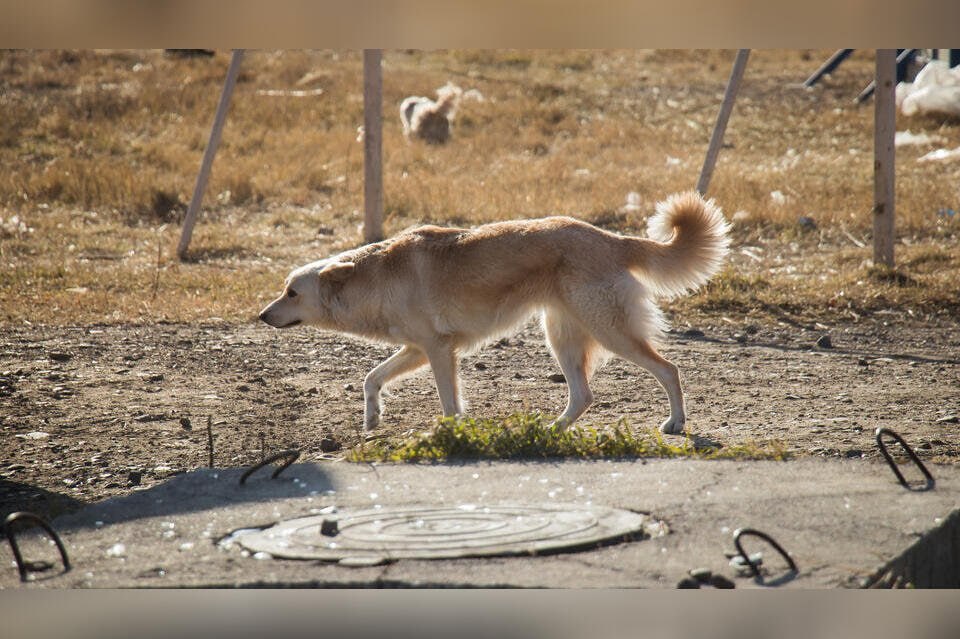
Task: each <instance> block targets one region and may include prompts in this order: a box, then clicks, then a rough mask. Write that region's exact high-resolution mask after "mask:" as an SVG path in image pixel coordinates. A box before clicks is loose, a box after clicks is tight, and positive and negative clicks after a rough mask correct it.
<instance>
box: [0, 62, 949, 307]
mask: <svg viewBox="0 0 960 639" xmlns="http://www.w3.org/2000/svg"><path fill="white" fill-rule="evenodd" d="M829 53H830V52H826V51H813V52H808V51H758V52H754V53H753V54H752V57H751V59H750V62H749V66H748V72H747V76H746V79H745V83H744V85H743V88H742V90H741V96H740V99H739V101H738V103H737V107H736V109H735V110H734V115H733V117H732V119H731V121H730V125H729V128H728V133H727V142H728V143H729V145H730V146H729V148H726V149H725V150H724V151H723V153H722V154H721V158H720V163H719V165H718V167H717V171H716V173H715V175H714V181H713V184H712V185H711V195H712V196H713V197H715V198H716V199H717V200H718V201H719V203H720V204H721V205H722V206H723V208H724V209H725V210H726V211H727V213H728V215H729V216H733V214H734V213H737V212H740V213H739V214H738V216H737V222H736V231H735V232H736V251H735V253H734V256H733V259H732V260H731V266H730V267H729V268H728V270H727V271H726V272H725V273H724V274H723V275H722V276H721V277H720V278H719V279H718V280H717V282H715V283H714V284H712V285H711V286H710V287H708V288H707V289H706V291H704V292H703V293H702V294H700V295H697V296H694V297H692V298H690V299H688V300H682V301H680V302H678V303H677V304H678V305H679V307H680V308H683V309H685V310H689V311H693V312H704V313H716V312H724V313H740V312H742V313H757V312H759V313H767V314H771V315H777V314H782V313H795V312H799V310H798V307H801V306H802V307H803V308H805V309H807V310H806V311H804V312H807V313H814V314H816V313H821V314H827V315H831V314H833V315H840V316H842V315H846V314H849V313H854V314H863V313H869V312H871V310H876V309H878V308H881V307H883V306H884V305H891V304H897V305H906V306H908V307H910V308H915V309H916V310H917V312H923V313H936V312H950V313H954V314H955V313H956V311H957V309H958V305H960V301H958V299H957V298H958V287H957V284H956V282H957V281H960V249H958V243H957V239H956V238H957V230H958V227H960V219H958V218H960V216H953V217H948V216H939V217H938V216H937V214H936V212H937V210H938V209H943V208H948V207H949V208H953V209H958V208H960V206H958V204H960V203H958V195H960V194H958V192H957V184H958V183H960V164H958V163H953V164H950V163H945V164H929V163H927V164H920V163H917V162H916V161H915V160H916V158H917V157H919V156H920V155H922V154H923V153H925V152H926V151H929V150H930V147H905V148H902V149H900V150H898V203H897V206H898V209H897V212H898V220H897V224H898V229H899V231H900V233H901V234H902V236H903V237H904V238H905V241H909V242H910V243H909V244H902V245H898V247H897V250H898V256H899V258H900V262H899V263H900V267H899V268H900V270H899V271H897V272H896V273H893V274H891V273H885V272H883V271H879V270H877V269H874V268H873V267H872V265H871V264H870V263H869V259H868V258H869V257H870V251H869V248H859V247H857V246H855V245H854V244H855V242H860V243H866V244H867V245H868V246H869V233H870V228H871V215H870V207H871V203H872V188H873V187H872V118H873V115H872V108H870V106H866V107H858V106H855V105H854V104H853V102H852V100H853V97H854V96H856V94H857V93H858V92H859V91H860V90H861V89H862V88H863V86H864V85H865V84H866V83H867V82H868V81H869V79H870V78H871V76H872V73H873V60H872V57H871V56H870V55H869V54H868V53H866V52H859V51H858V52H857V53H856V54H855V55H854V56H853V57H852V58H851V59H850V60H849V61H847V62H846V63H845V64H844V65H842V66H841V67H840V68H839V69H838V70H837V72H836V73H835V74H834V75H833V76H832V77H831V78H829V79H827V80H825V81H824V82H823V83H822V84H821V85H820V86H819V87H817V88H816V89H815V90H812V91H806V90H802V89H797V88H792V87H790V85H791V84H796V83H799V82H801V81H802V80H803V79H804V78H805V77H806V76H807V75H808V74H809V73H810V72H812V70H813V69H815V68H816V67H817V66H818V64H819V63H820V62H821V61H822V60H823V59H825V57H826V56H827V55H829ZM732 59H733V52H730V51H706V52H703V51H533V52H531V51H431V52H421V51H412V52H408V51H390V52H387V53H386V55H385V62H384V105H385V106H384V111H385V121H384V153H385V167H384V181H385V208H386V226H387V228H386V230H387V232H388V233H393V232H396V231H398V230H400V229H402V228H404V227H406V226H409V225H411V224H415V223H419V222H425V221H430V222H438V223H445V224H462V225H470V224H477V223H481V222H485V221H490V220H497V219H505V218H516V217H530V216H538V215H543V214H555V213H560V214H571V215H575V216H577V217H580V218H583V219H586V220H589V221H592V222H595V223H598V224H600V225H602V226H605V227H607V228H613V229H617V230H621V231H626V232H637V231H639V230H640V229H642V228H643V227H644V225H645V219H646V214H647V213H648V212H649V211H650V210H651V209H652V205H653V203H654V202H655V201H657V200H658V199H661V198H662V197H664V196H665V195H667V194H669V193H671V192H673V191H677V190H680V189H686V188H690V187H691V186H692V185H693V184H694V183H695V181H696V178H697V174H698V172H699V168H700V163H701V162H702V158H703V154H704V152H705V149H706V144H707V141H708V139H709V135H710V130H711V127H712V125H713V121H714V119H715V117H716V112H717V108H718V105H719V100H720V97H721V95H722V92H723V87H724V85H725V82H726V79H727V76H728V74H729V68H730V64H731V62H732ZM228 60H229V56H228V55H227V54H226V52H218V54H217V55H216V56H215V57H214V58H212V59H207V58H195V59H187V58H177V57H170V56H166V55H164V53H163V52H161V51H157V50H150V51H79V52H77V51H42V52H30V51H13V52H2V53H0V83H2V86H3V90H2V92H0V112H2V114H3V118H2V119H0V162H2V165H3V166H4V167H5V169H4V171H3V172H2V173H0V217H2V218H3V222H4V224H3V226H2V230H0V263H2V264H3V269H2V270H0V300H2V301H0V322H23V321H29V322H45V323H90V322H127V321H144V322H148V321H159V320H166V321H189V320H193V319H197V318H208V317H211V316H217V317H222V318H224V319H229V320H247V319H250V318H252V317H253V315H254V314H255V312H256V311H257V309H258V308H259V307H260V306H261V305H262V303H263V302H264V301H266V300H267V299H268V298H269V297H271V296H272V295H273V294H274V293H275V292H276V291H277V289H278V288H279V285H280V280H281V278H282V276H283V274H285V272H286V271H287V269H288V268H289V267H291V266H293V265H295V264H298V263H302V262H304V261H306V260H308V259H313V258H315V257H318V256H321V255H323V254H326V253H329V252H331V251H335V250H339V249H343V248H347V247H351V246H355V245H356V244H358V243H359V242H360V234H359V231H358V228H359V224H360V223H361V215H360V210H361V209H362V178H361V175H362V148H361V145H360V144H359V143H358V142H357V127H358V126H359V125H360V124H361V123H362V96H361V88H362V82H361V60H360V55H359V53H358V52H332V51H289V52H274V51H255V52H249V53H248V56H247V58H246V59H245V61H244V66H243V72H242V74H241V77H240V82H239V84H238V88H237V92H236V94H235V96H234V101H233V105H232V107H231V112H230V116H229V119H228V122H227V126H226V129H225V132H224V136H223V143H222V145H221V149H220V153H219V155H218V157H217V160H216V163H215V165H214V170H213V175H212V178H211V182H210V185H209V188H208V190H207V194H206V198H205V201H204V208H203V215H202V217H201V221H200V224H199V225H198V228H197V231H196V232H195V234H194V240H193V244H192V247H191V249H192V251H191V252H192V259H191V261H189V262H185V263H180V262H178V261H176V260H175V258H174V257H173V252H174V247H175V245H176V242H177V239H178V236H179V222H180V221H181V220H182V215H183V212H184V210H185V206H186V203H187V202H188V201H189V198H190V195H191V193H192V190H193V183H194V180H195V176H196V172H197V169H198V167H199V163H200V157H201V155H202V153H203V147H204V145H205V144H206V138H207V135H208V132H209V126H210V123H211V121H212V117H213V110H214V108H215V105H216V102H217V99H218V96H219V91H220V88H221V85H222V82H223V77H224V74H225V71H226V66H227V63H228ZM448 80H452V81H454V82H456V83H458V84H460V85H461V86H462V87H463V88H465V89H477V90H478V91H480V93H482V95H483V96H484V98H485V99H484V101H482V102H480V101H470V102H466V103H464V104H463V105H462V107H461V109H460V112H459V115H458V119H457V121H456V124H455V130H454V139H453V141H452V143H450V144H448V145H446V146H443V147H434V146H429V147H428V146H425V145H421V144H410V143H407V142H406V141H405V140H404V139H403V136H402V133H401V127H400V121H399V117H397V112H396V107H397V106H398V105H399V103H400V101H401V100H402V99H403V98H404V97H406V96H407V95H430V96H432V95H434V92H435V90H436V88H438V87H439V86H441V85H442V84H444V83H445V82H447V81H448ZM263 89H322V90H323V95H321V96H319V97H275V96H267V95H260V94H258V91H259V90H263ZM907 128H909V129H911V130H913V131H914V132H918V131H926V132H929V133H935V134H937V135H939V136H940V137H941V138H942V142H941V145H942V146H944V147H946V148H953V147H956V146H958V145H960V123H958V122H956V121H941V120H938V119H935V118H929V117H928V118H922V119H912V120H906V119H901V120H900V122H899V123H898V129H900V130H903V129H907ZM631 191H634V192H637V193H639V195H640V204H641V207H642V210H641V212H639V213H637V212H624V211H623V210H622V207H623V205H624V202H625V199H626V196H627V194H628V193H629V192H631ZM772 191H780V192H781V193H782V194H783V195H784V201H783V203H781V204H777V203H776V202H775V201H774V200H773V199H772V198H771V195H770V194H771V192H772ZM13 216H17V217H18V218H19V221H20V222H22V224H23V225H25V226H26V227H29V228H32V229H33V231H32V232H30V231H25V230H23V229H22V227H20V226H19V225H11V224H10V223H9V221H10V218H11V217H13ZM799 216H810V217H812V218H813V219H815V220H816V223H817V225H818V228H817V229H815V230H812V231H808V230H805V229H804V228H802V227H800V226H798V224H797V218H798V217H799ZM743 250H745V251H746V252H743ZM747 253H750V254H751V255H752V257H750V256H747Z"/></svg>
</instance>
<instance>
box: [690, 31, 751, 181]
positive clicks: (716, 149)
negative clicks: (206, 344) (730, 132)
mask: <svg viewBox="0 0 960 639" xmlns="http://www.w3.org/2000/svg"><path fill="white" fill-rule="evenodd" d="M749 57H750V49H740V50H738V51H737V57H736V59H734V61H733V70H732V71H731V72H730V79H729V80H728V81H727V90H726V92H725V93H724V94H723V103H722V104H721V105H720V113H719V114H718V115H717V123H716V124H715V125H714V127H713V135H712V136H711V137H710V146H709V147H708V148H707V157H706V158H704V160H703V169H701V170H700V179H699V180H697V191H699V192H700V194H701V195H706V193H707V187H709V186H710V178H711V177H713V167H714V166H715V165H716V163H717V156H718V155H719V154H720V147H721V146H722V145H723V134H724V133H725V132H726V130H727V121H728V120H729V119H730V113H731V112H732V111H733V103H734V102H735V101H736V99H737V91H739V90H740V81H741V80H743V72H744V70H745V69H746V68H747V58H749Z"/></svg>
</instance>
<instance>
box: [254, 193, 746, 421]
mask: <svg viewBox="0 0 960 639" xmlns="http://www.w3.org/2000/svg"><path fill="white" fill-rule="evenodd" d="M729 229H730V226H729V225H728V223H727V222H726V220H725V219H724V217H723V213H722V212H721V210H720V209H719V208H718V207H717V206H716V204H715V203H714V201H713V200H706V199H704V198H703V197H701V196H700V195H699V194H698V193H696V192H687V193H679V194H675V195H672V196H670V197H669V198H667V199H666V200H665V201H663V202H660V203H658V204H657V207H656V213H655V214H654V215H653V216H652V217H651V218H650V220H649V222H648V226H647V235H648V236H649V239H648V238H639V237H630V236H625V235H619V234H616V233H611V232H608V231H605V230H602V229H599V228H597V227H595V226H592V225H590V224H587V223H586V222H582V221H579V220H576V219H573V218H569V217H548V218H542V219H533V220H518V221H508V222H496V223H493V224H486V225H483V226H479V227H477V228H474V229H460V228H442V227H438V226H421V227H417V228H413V229H411V230H407V231H404V232H402V233H400V234H398V235H396V236H395V237H393V238H391V239H387V240H384V241H382V242H377V243H374V244H368V245H365V246H362V247H360V248H357V249H353V250H349V251H346V252H343V253H340V254H338V255H334V256H332V257H328V258H326V259H322V260H319V261H316V262H313V263H311V264H307V265H306V266H302V267H300V268H298V269H296V270H294V271H293V272H292V273H290V275H289V276H288V277H287V279H286V283H285V286H284V291H283V294H282V295H280V297H278V298H277V299H276V300H274V301H273V302H271V303H270V304H269V305H267V306H266V307H265V308H264V309H263V311H261V313H260V315H259V317H260V319H261V320H263V321H264V322H266V323H267V324H269V325H270V326H273V327H276V328H289V327H292V326H297V325H299V324H305V325H313V326H317V327H320V328H323V329H329V330H334V331H339V332H344V333H349V334H352V335H355V336H358V337H361V338H366V339H370V340H375V341H378V342H387V343H391V344H396V345H399V346H400V349H399V350H398V351H397V352H396V353H395V354H394V355H393V356H391V357H390V358H389V359H387V360H386V361H384V362H383V363H382V364H380V365H379V366H377V367H376V368H374V369H373V370H372V371H370V373H369V374H368V375H367V376H366V378H365V380H364V384H363V393H364V426H365V428H367V429H368V430H370V429H374V428H376V427H377V426H378V425H379V423H380V417H381V410H382V403H381V399H380V394H381V391H382V390H383V388H384V387H385V386H386V385H387V384H389V383H390V382H392V381H395V380H397V379H398V378H400V377H402V376H404V375H407V374H409V373H412V372H414V371H416V370H417V369H419V368H421V367H424V366H426V365H427V364H429V365H430V368H432V369H433V375H434V379H435V381H436V388H437V393H438V395H439V397H440V405H441V407H442V409H443V414H444V416H446V417H449V416H457V415H462V414H463V408H462V406H463V404H462V401H461V398H460V383H459V378H458V373H457V365H458V360H459V358H460V356H461V355H463V354H466V353H469V352H471V351H473V350H475V349H477V348H479V347H480V346H482V345H483V344H484V343H488V342H490V341H493V340H496V339H499V338H501V337H503V336H505V335H508V334H510V333H511V331H514V330H515V329H517V328H518V327H519V326H520V325H521V324H522V323H524V322H525V321H526V320H528V319H529V318H530V317H531V316H533V315H534V314H536V313H540V315H541V319H542V323H543V328H544V332H545V334H546V338H547V343H548V346H549V347H550V350H551V352H552V354H553V356H554V357H555V359H556V361H557V363H558V364H559V366H560V370H561V371H562V372H563V375H564V377H565V379H566V382H567V386H568V399H567V405H566V408H565V409H564V411H563V413H562V414H561V415H560V416H559V417H558V418H557V420H556V421H555V422H554V423H553V425H554V426H555V427H557V428H564V427H566V426H568V425H570V424H572V423H574V422H575V421H576V420H577V418H578V417H580V416H581V415H582V414H583V413H584V411H586V410H587V408H588V407H589V406H590V403H591V402H592V401H593V395H592V393H591V391H590V386H589V382H590V378H591V376H592V375H593V374H594V373H595V372H596V370H597V368H598V367H599V366H600V365H601V364H602V363H603V362H604V361H605V360H606V358H607V357H609V356H610V355H611V354H615V355H618V356H620V357H623V358H625V359H627V360H629V361H632V362H634V363H636V364H638V365H640V366H641V367H642V368H644V369H646V370H647V371H649V372H650V373H651V374H652V375H653V376H654V378H656V380H657V381H658V382H659V383H660V384H661V386H663V388H664V389H665V390H666V393H667V397H668V398H669V402H670V416H669V417H668V418H667V419H666V420H665V421H664V422H663V423H662V424H661V426H660V429H661V431H662V432H664V433H667V434H678V433H681V432H682V431H683V429H684V424H685V423H686V411H685V408H684V400H683V390H682V388H681V385H680V377H679V372H678V370H677V367H676V366H675V365H673V364H672V363H670V362H669V361H667V360H666V359H664V358H663V357H662V356H661V355H660V354H659V353H658V352H657V351H656V348H655V345H656V343H657V342H658V339H659V338H660V337H662V334H663V332H664V331H665V330H666V322H665V320H664V317H663V314H662V312H661V311H660V309H659V308H658V307H657V305H656V303H655V302H654V298H655V297H658V296H665V297H671V296H677V295H680V294H681V293H684V292H687V291H690V290H693V289H696V288H698V287H699V286H701V285H702V284H704V283H706V282H707V280H709V279H710V277H712V276H713V275H714V274H715V273H716V272H717V271H718V270H719V269H720V267H721V266H722V263H723V260H724V257H725V255H726V253H727V251H728V247H729V242H730V240H729Z"/></svg>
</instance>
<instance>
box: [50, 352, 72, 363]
mask: <svg viewBox="0 0 960 639" xmlns="http://www.w3.org/2000/svg"><path fill="white" fill-rule="evenodd" d="M48 357H49V358H50V359H52V360H53V361H55V362H69V361H70V360H71V359H73V355H71V354H70V353H59V352H53V353H50V354H49V355H48Z"/></svg>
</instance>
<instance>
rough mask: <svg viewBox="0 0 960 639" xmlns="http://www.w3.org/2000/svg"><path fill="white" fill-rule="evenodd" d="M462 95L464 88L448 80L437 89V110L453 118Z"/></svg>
mask: <svg viewBox="0 0 960 639" xmlns="http://www.w3.org/2000/svg"><path fill="white" fill-rule="evenodd" d="M462 95H463V89H461V88H460V87H458V86H457V85H455V84H453V83H452V82H447V83H446V84H445V85H443V86H442V87H440V88H439V89H437V100H436V102H437V107H436V112H437V113H439V114H441V115H445V116H447V118H453V116H454V113H455V112H456V110H457V106H458V105H459V104H460V98H461V96H462Z"/></svg>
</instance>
